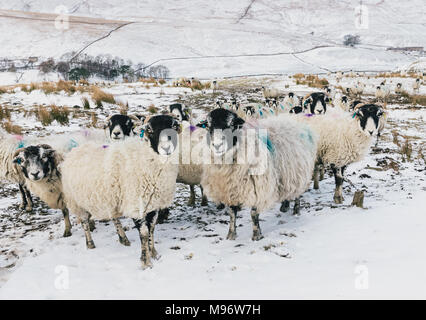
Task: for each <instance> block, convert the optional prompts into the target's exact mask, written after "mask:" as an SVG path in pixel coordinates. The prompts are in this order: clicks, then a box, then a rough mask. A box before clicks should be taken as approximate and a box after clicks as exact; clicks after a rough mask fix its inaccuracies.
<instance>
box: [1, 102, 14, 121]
mask: <svg viewBox="0 0 426 320" xmlns="http://www.w3.org/2000/svg"><path fill="white" fill-rule="evenodd" d="M10 117H11V114H10V110H9V108H8V107H6V106H2V105H0V120H3V119H7V120H10Z"/></svg>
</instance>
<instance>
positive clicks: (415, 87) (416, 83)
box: [413, 78, 420, 93]
mask: <svg viewBox="0 0 426 320" xmlns="http://www.w3.org/2000/svg"><path fill="white" fill-rule="evenodd" d="M419 91H420V78H417V79H416V81H414V82H413V92H414V93H416V92H417V93H419Z"/></svg>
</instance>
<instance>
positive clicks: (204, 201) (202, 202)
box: [201, 198, 208, 207]
mask: <svg viewBox="0 0 426 320" xmlns="http://www.w3.org/2000/svg"><path fill="white" fill-rule="evenodd" d="M207 204H208V203H207V199H206V198H203V199H202V200H201V206H202V207H205V206H207Z"/></svg>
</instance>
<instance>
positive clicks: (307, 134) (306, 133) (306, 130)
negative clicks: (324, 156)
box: [300, 127, 314, 145]
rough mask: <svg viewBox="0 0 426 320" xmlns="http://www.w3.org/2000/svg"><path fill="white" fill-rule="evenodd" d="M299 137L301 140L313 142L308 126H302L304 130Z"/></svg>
mask: <svg viewBox="0 0 426 320" xmlns="http://www.w3.org/2000/svg"><path fill="white" fill-rule="evenodd" d="M300 137H301V138H302V139H303V140H306V141H308V142H309V143H310V144H311V145H313V144H314V137H313V136H312V131H311V129H309V128H308V127H305V128H304V131H303V132H302V133H301V134H300Z"/></svg>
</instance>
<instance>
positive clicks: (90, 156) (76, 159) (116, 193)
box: [60, 115, 180, 268]
mask: <svg viewBox="0 0 426 320" xmlns="http://www.w3.org/2000/svg"><path fill="white" fill-rule="evenodd" d="M178 133H180V123H179V122H178V121H177V120H176V119H175V118H174V117H172V116H170V115H154V116H152V117H151V118H149V119H147V120H146V121H145V124H144V125H143V126H142V127H141V130H140V137H141V138H142V141H141V139H140V138H139V137H132V138H129V139H126V140H124V141H123V142H122V143H113V144H111V145H110V146H109V147H108V148H103V147H102V146H101V145H98V144H95V143H87V144H84V145H82V146H79V147H77V148H74V149H73V150H72V151H71V152H70V153H69V154H68V155H67V156H66V157H65V160H64V161H63V162H62V164H61V166H60V170H61V173H62V186H63V190H64V195H65V201H66V203H67V206H68V208H69V210H70V212H71V213H73V214H75V215H77V216H78V217H79V218H80V220H81V224H82V227H83V229H84V232H85V236H86V245H87V248H89V249H91V248H94V247H95V244H94V242H93V239H92V237H91V234H90V231H89V227H88V218H89V214H88V213H89V212H90V214H91V215H92V217H94V218H95V219H105V218H107V219H110V218H118V217H120V216H125V217H130V218H133V220H134V223H135V225H136V227H137V229H138V231H139V235H140V239H141V263H142V268H147V267H151V266H152V263H151V257H152V258H157V257H158V255H157V251H156V250H155V247H154V227H155V223H156V220H157V216H158V210H159V209H161V208H166V207H168V206H169V205H170V204H171V202H172V201H173V197H174V193H175V186H176V178H177V175H178V165H177V163H178V160H177V154H178V153H177V152H174V151H175V150H176V149H177V144H178V137H177V134H178Z"/></svg>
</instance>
